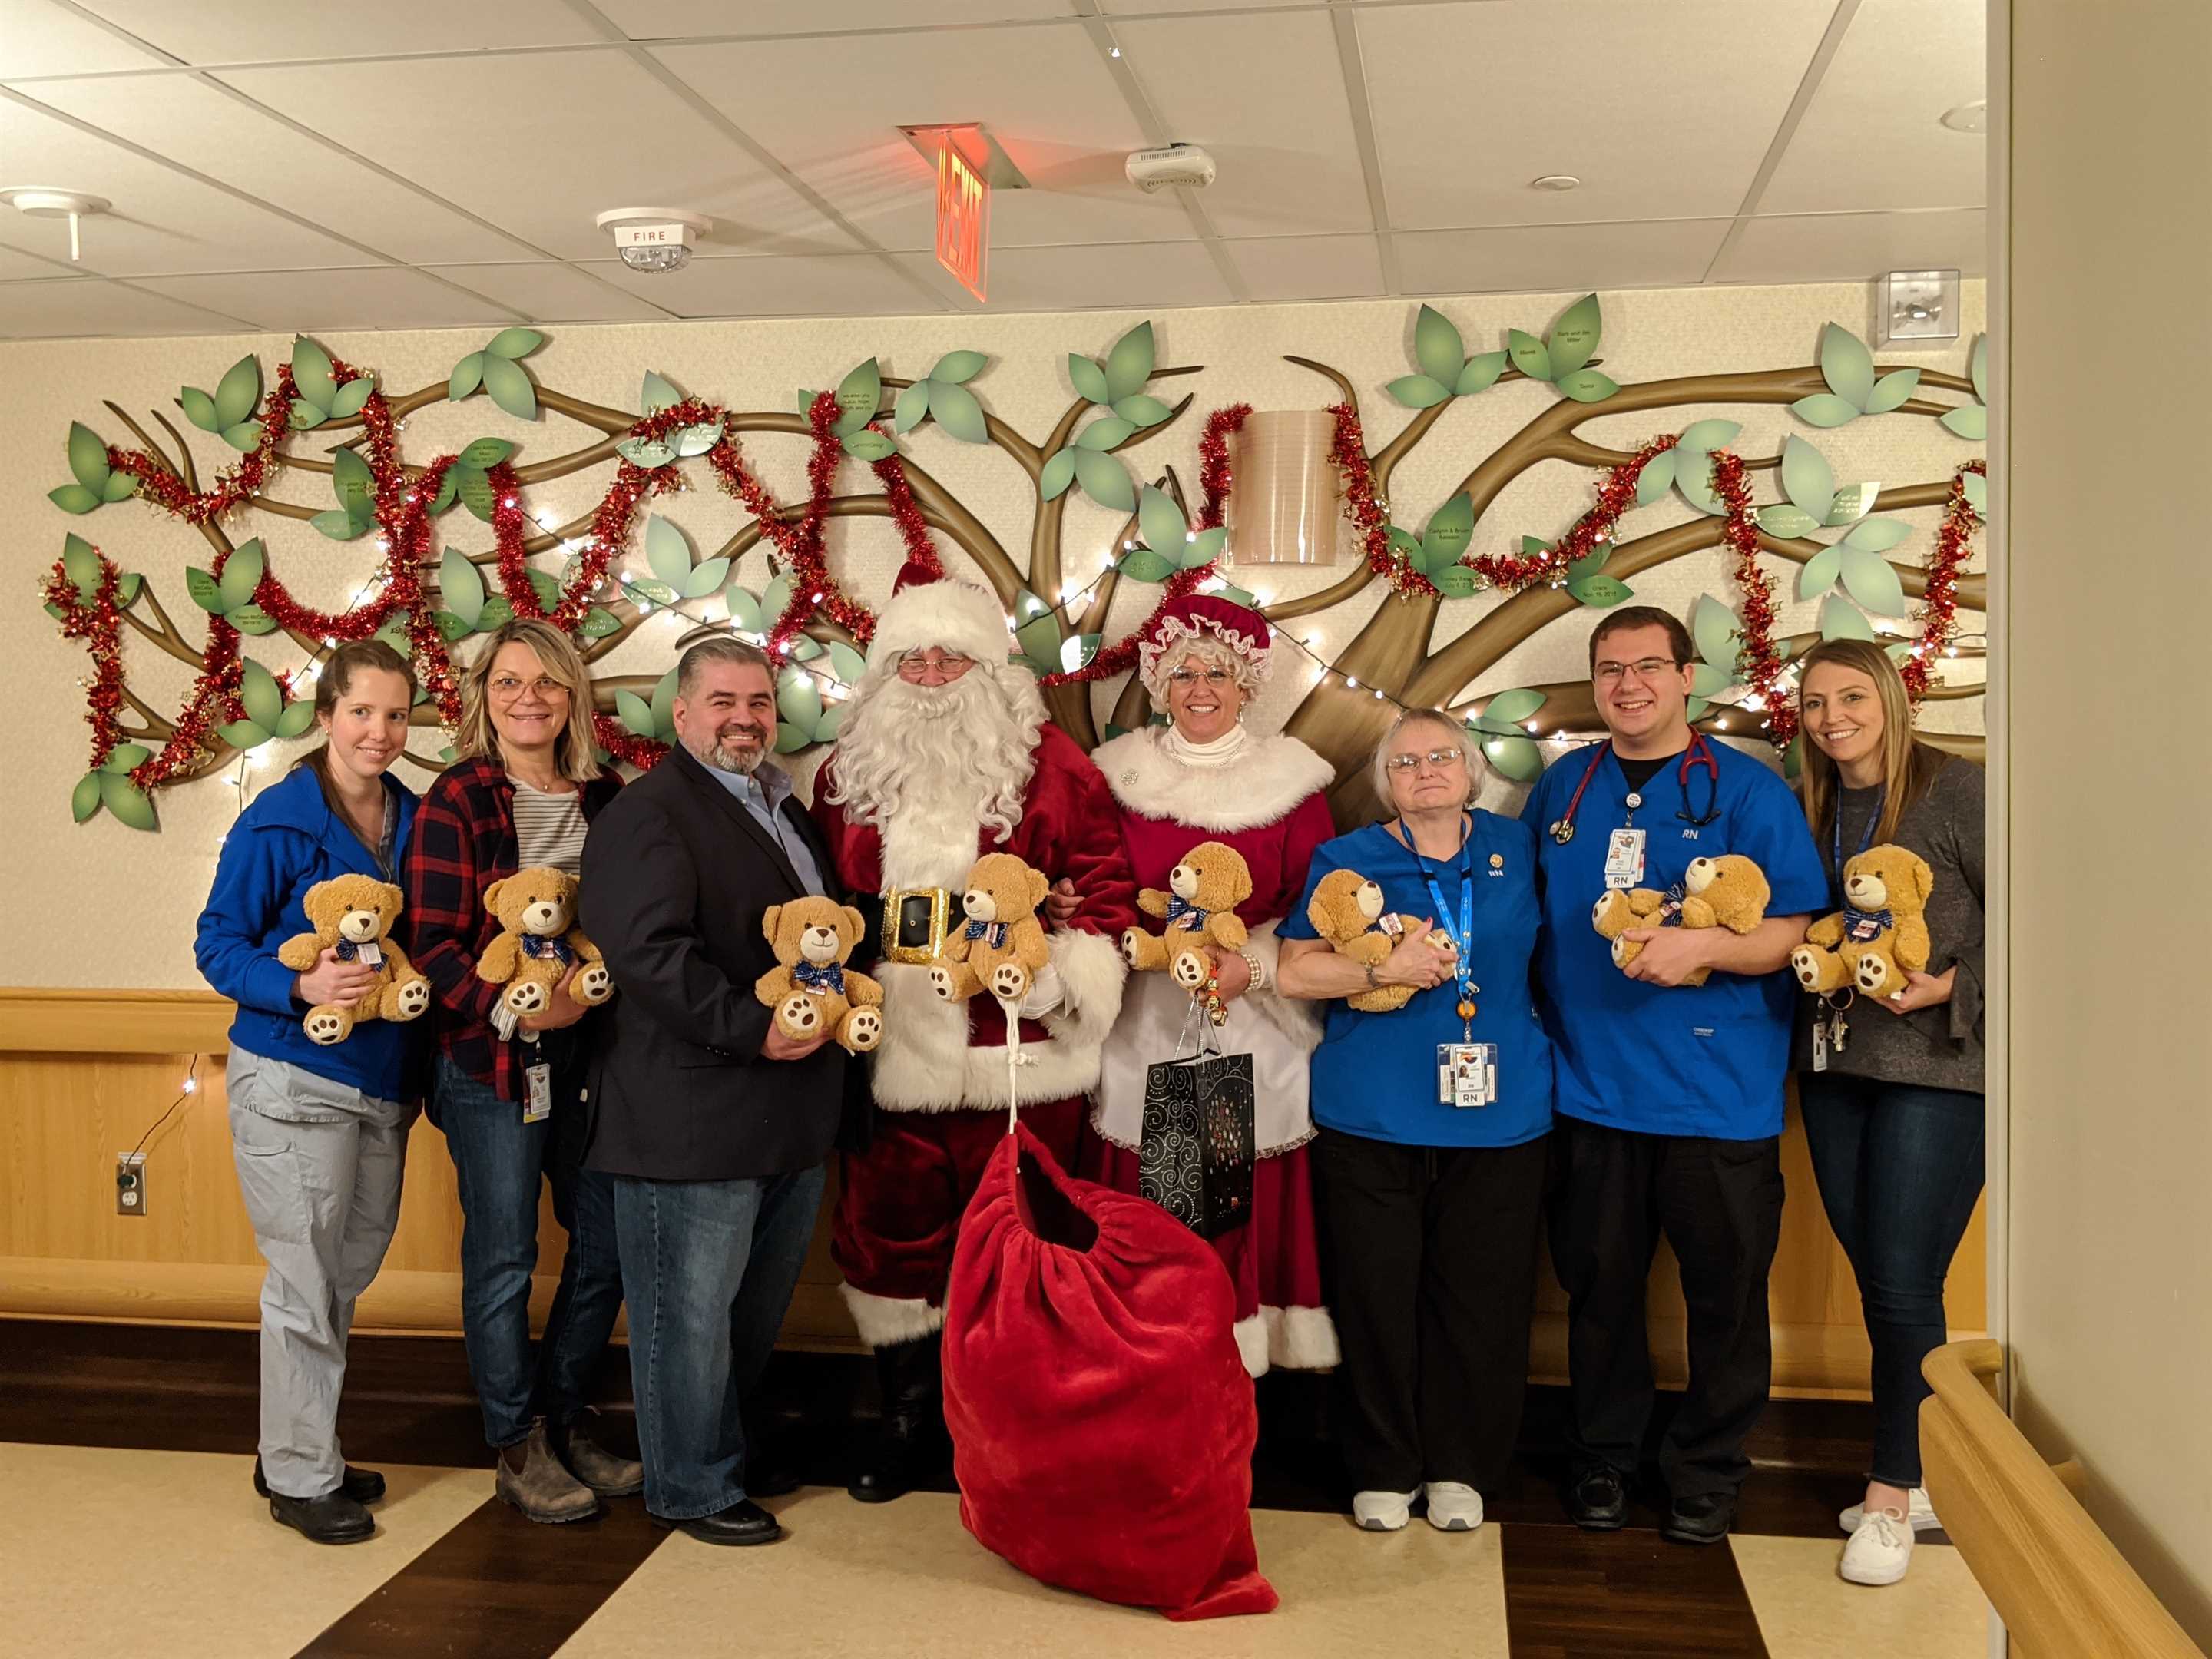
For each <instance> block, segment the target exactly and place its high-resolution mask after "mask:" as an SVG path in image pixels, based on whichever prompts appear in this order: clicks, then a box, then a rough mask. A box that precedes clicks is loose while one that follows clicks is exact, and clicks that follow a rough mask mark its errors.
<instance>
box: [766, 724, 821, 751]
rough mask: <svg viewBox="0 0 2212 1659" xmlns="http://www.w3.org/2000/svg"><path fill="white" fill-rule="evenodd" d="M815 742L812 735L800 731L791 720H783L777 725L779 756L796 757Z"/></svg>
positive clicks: (776, 744) (776, 738)
mask: <svg viewBox="0 0 2212 1659" xmlns="http://www.w3.org/2000/svg"><path fill="white" fill-rule="evenodd" d="M813 741H814V738H813V737H812V735H811V733H808V732H802V731H800V730H799V728H798V727H797V726H793V724H792V723H791V722H790V721H789V720H781V721H779V722H778V723H777V725H776V728H775V752H776V753H777V754H779V755H795V754H797V753H798V752H799V750H802V749H804V748H805V747H806V746H807V745H808V744H811V743H812V742H813Z"/></svg>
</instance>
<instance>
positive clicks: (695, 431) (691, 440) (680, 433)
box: [669, 415, 722, 455]
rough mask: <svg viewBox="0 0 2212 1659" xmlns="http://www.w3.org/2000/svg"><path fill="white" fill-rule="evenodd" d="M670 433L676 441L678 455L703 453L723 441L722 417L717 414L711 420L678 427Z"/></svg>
mask: <svg viewBox="0 0 2212 1659" xmlns="http://www.w3.org/2000/svg"><path fill="white" fill-rule="evenodd" d="M669 436H670V437H671V438H673V439H674V440H675V441H676V453H678V455H703V454H705V453H707V452H708V450H710V449H712V448H713V447H714V446H715V445H716V444H718V443H720V442H721V441H722V417H721V416H719V415H717V416H715V417H714V419H713V420H711V421H701V422H697V423H696V424H695V425H691V426H684V427H678V428H677V429H676V430H675V431H673V432H671V433H670V434H669Z"/></svg>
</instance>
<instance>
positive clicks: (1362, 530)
mask: <svg viewBox="0 0 2212 1659" xmlns="http://www.w3.org/2000/svg"><path fill="white" fill-rule="evenodd" d="M1328 412H1329V413H1330V414H1331V415H1333V416H1335V417H1336V426H1335V429H1334V431H1333V432H1332V433H1331V435H1330V436H1329V441H1328V458H1329V459H1330V460H1331V461H1333V462H1334V463H1335V464H1336V466H1337V469H1338V470H1339V471H1340V472H1342V473H1343V475H1344V507H1345V512H1346V515H1347V516H1349V517H1350V519H1351V520H1352V527H1353V528H1354V529H1356V530H1358V532H1359V542H1360V545H1361V546H1362V547H1363V548H1364V549H1365V550H1366V554H1367V568H1369V569H1370V570H1372V571H1373V572H1374V573H1375V574H1376V575H1378V576H1382V577H1384V578H1386V579H1387V580H1389V584H1390V586H1391V587H1392V588H1393V589H1395V591H1396V592H1400V593H1414V594H1419V595H1422V596H1424V597H1426V598H1440V597H1442V596H1441V595H1440V594H1438V593H1437V585H1436V584H1435V583H1434V582H1432V581H1431V580H1429V579H1428V578H1427V577H1426V576H1424V575H1423V574H1421V573H1420V572H1419V571H1418V570H1416V569H1414V568H1413V566H1412V565H1410V564H1408V563H1407V562H1406V561H1405V560H1404V559H1403V558H1401V557H1400V556H1398V555H1397V554H1396V553H1395V552H1394V551H1392V550H1391V547H1390V515H1389V513H1387V512H1385V511H1384V510H1383V503H1382V502H1381V501H1378V500H1376V495H1375V471H1374V468H1373V467H1372V466H1370V465H1369V464H1368V459H1367V439H1366V437H1365V435H1364V434H1363V433H1362V432H1361V430H1360V427H1359V411H1358V410H1356V409H1354V408H1353V407H1352V405H1351V404H1348V403H1343V404H1335V405H1334V406H1333V407H1332V408H1331V409H1330V410H1329V411H1328Z"/></svg>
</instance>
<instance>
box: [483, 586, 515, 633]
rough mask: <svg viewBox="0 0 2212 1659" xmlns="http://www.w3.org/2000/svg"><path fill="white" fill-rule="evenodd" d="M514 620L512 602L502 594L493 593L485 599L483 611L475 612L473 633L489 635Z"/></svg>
mask: <svg viewBox="0 0 2212 1659" xmlns="http://www.w3.org/2000/svg"><path fill="white" fill-rule="evenodd" d="M513 620H514V601H513V600H512V599H508V598H507V595H506V594H504V593H494V594H491V595H489V596H488V597H487V598H486V599H485V600H484V602H483V610H481V611H477V617H476V630H475V631H476V632H477V633H479V634H489V633H492V632H495V630H497V629H501V628H504V627H506V626H507V623H511V622H513Z"/></svg>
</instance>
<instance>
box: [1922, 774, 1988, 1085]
mask: <svg viewBox="0 0 2212 1659" xmlns="http://www.w3.org/2000/svg"><path fill="white" fill-rule="evenodd" d="M1986 782H1987V780H1986V777H1985V775H1984V773H1983V771H1982V769H1981V768H1980V767H1978V766H1977V765H1975V764H1974V763H1972V762H1971V761H1965V760H1954V761H1952V762H1951V763H1950V764H1949V765H1948V766H1946V767H1945V768H1944V769H1942V772H1940V773H1939V774H1937V775H1936V784H1935V787H1933V788H1932V789H1930V790H1929V792H1928V793H1929V799H1928V805H1929V807H1930V808H1931V809H1933V810H1932V811H1931V812H1930V814H1929V816H1930V817H1931V819H1932V820H1933V822H1932V823H1930V825H1929V829H1930V831H1931V833H1930V836H1929V840H1930V841H1931V842H1933V847H1932V848H1931V850H1932V851H1934V852H1936V853H1937V854H1940V855H1941V856H1942V859H1943V860H1944V862H1946V863H1947V864H1948V865H1949V866H1951V867H1950V869H1949V870H1948V872H1946V873H1948V874H1950V875H1952V876H1954V878H1956V879H1957V880H1958V881H1959V882H1960V883H1961V884H1963V885H1964V886H1965V888H1966V892H1965V893H1962V894H1954V895H1950V896H1949V897H1950V898H1951V900H1952V902H1949V903H1947V904H1945V905H1944V907H1943V910H1944V915H1942V917H1941V918H1937V917H1935V916H1931V917H1930V918H1929V921H1930V924H1931V925H1930V927H1929V932H1930V933H1931V934H1932V935H1933V936H1934V939H1935V943H1936V950H1935V952H1934V954H1933V956H1932V957H1931V958H1930V960H1929V963H1928V970H1929V972H1930V973H1932V974H1940V973H1942V971H1943V970H1944V969H1946V968H1948V967H1949V966H1951V965H1952V964H1953V963H1956V964H1957V966H1958V969H1959V971H1958V973H1957V974H1956V975H1954V977H1953V980H1952V983H1951V1000H1950V1003H1949V1008H1950V1034H1951V1036H1952V1037H1953V1038H1954V1040H1956V1041H1958V1042H1972V1044H1973V1045H1974V1046H1975V1047H1976V1048H1980V1047H1981V1046H1982V1011H1983V1004H1984V987H1986V986H1987V985H1988V983H1989V978H1988V973H1987V959H1986V957H1985V955H1984V917H1985V916H1986V915H1987V914H1988V905H1987V903H1986V902H1985V899H1984V890H1983V885H1982V875H1983V870H1984V862H1985V860H1986V859H1987V856H1988V847H1987V842H1986V838H1985V836H1984V829H1985V823H1984V803H1985V795H1986ZM1968 895H1971V896H1972V901H1973V902H1972V908H1967V907H1966V905H1964V904H1962V903H1960V902H1958V901H1959V900H1960V899H1963V898H1965V897H1966V896H1968ZM1938 920H1940V921H1943V922H1944V923H1946V924H1947V927H1946V930H1945V931H1942V932H1937V931H1936V927H1934V925H1933V924H1934V923H1935V922H1936V921H1938Z"/></svg>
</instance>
